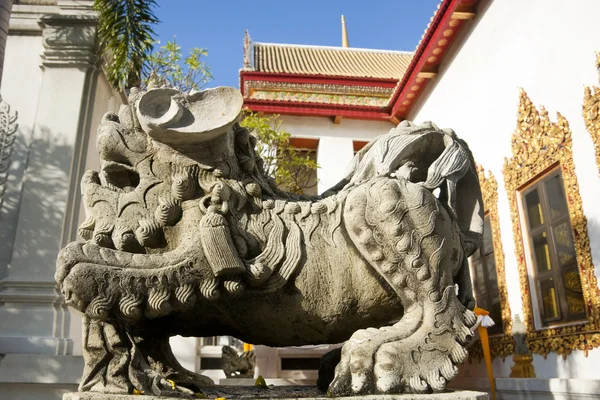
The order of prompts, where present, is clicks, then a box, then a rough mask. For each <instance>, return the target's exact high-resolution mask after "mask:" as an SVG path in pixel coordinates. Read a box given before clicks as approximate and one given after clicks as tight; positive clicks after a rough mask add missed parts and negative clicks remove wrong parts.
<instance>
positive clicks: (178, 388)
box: [56, 88, 483, 396]
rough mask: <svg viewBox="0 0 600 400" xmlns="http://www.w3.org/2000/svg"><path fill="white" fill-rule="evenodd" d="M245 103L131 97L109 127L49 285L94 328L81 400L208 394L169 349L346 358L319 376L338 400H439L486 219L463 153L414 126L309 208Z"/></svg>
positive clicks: (378, 146) (371, 152) (309, 200)
mask: <svg viewBox="0 0 600 400" xmlns="http://www.w3.org/2000/svg"><path fill="white" fill-rule="evenodd" d="M242 105H243V99H242V96H241V95H240V93H239V91H238V90H236V89H233V88H216V89H211V90H205V91H203V92H199V93H194V94H186V93H181V92H179V91H177V90H175V89H167V88H162V89H153V90H149V91H147V92H144V91H140V90H133V91H132V93H131V95H130V99H129V104H126V105H123V106H121V109H120V111H119V114H118V115H115V114H107V115H106V116H105V117H104V118H103V120H102V123H101V125H100V127H99V129H98V136H97V140H96V145H97V149H98V153H99V155H100V158H101V160H102V164H101V168H100V171H99V172H96V171H88V172H87V173H86V174H85V175H84V177H83V180H82V196H83V202H84V204H85V209H86V212H87V219H86V221H85V222H84V224H83V225H82V226H81V227H80V231H79V232H80V236H81V237H82V238H83V240H81V241H77V242H73V243H70V244H69V245H67V246H66V247H65V248H64V249H62V251H61V252H60V254H59V257H58V261H57V270H56V281H57V282H58V284H59V285H60V288H61V291H62V293H63V294H64V296H65V298H66V301H67V302H68V304H69V305H71V306H73V307H75V308H77V309H78V310H80V311H81V312H82V313H84V341H83V343H84V360H85V368H84V372H83V378H82V380H81V386H80V391H93V392H105V393H121V394H128V393H134V392H135V393H141V392H143V393H145V394H153V395H157V396H158V395H163V396H169V395H178V396H188V395H189V396H193V394H194V393H197V392H202V388H203V387H205V386H207V385H210V384H212V381H211V380H210V379H209V378H207V377H204V376H202V375H198V374H194V373H192V372H190V371H187V370H185V369H184V368H183V367H182V366H181V365H179V363H178V362H177V361H176V359H175V357H174V356H173V354H172V352H171V349H170V347H169V337H171V336H174V335H183V336H215V335H231V336H235V337H237V338H239V339H241V340H243V341H245V342H247V343H253V344H264V345H268V346H278V347H281V346H300V345H308V344H312V345H315V344H322V343H341V342H345V344H344V345H343V347H342V349H341V351H337V352H334V353H332V354H330V355H328V356H326V358H327V360H328V362H327V363H326V364H323V366H322V368H321V377H320V379H319V386H320V387H321V388H322V389H323V390H328V392H329V394H330V395H334V396H341V395H350V394H370V393H432V392H440V391H444V390H445V388H446V384H447V382H449V381H450V380H452V379H453V378H454V377H455V376H456V374H457V367H456V366H457V364H459V363H461V362H463V361H464V360H465V359H466V357H467V351H466V349H465V345H466V344H467V343H468V342H469V340H470V338H471V336H472V331H471V328H472V326H473V325H474V324H475V321H476V317H475V315H474V314H473V312H472V311H471V310H472V309H473V307H474V300H473V296H472V288H471V282H470V276H469V270H468V265H467V258H468V257H469V256H470V255H471V253H472V252H473V251H474V250H475V249H476V248H477V246H478V245H479V242H480V240H481V234H482V229H483V214H482V213H483V207H482V201H481V191H480V187H479V181H478V178H477V171H476V169H475V164H474V162H473V157H472V155H471V152H470V151H469V148H468V147H467V145H466V143H465V142H463V141H462V140H460V139H458V138H457V136H456V135H455V133H454V132H453V131H452V130H447V129H444V130H441V129H439V128H438V127H437V126H436V125H434V124H433V123H430V122H427V123H424V124H422V125H418V126H417V125H414V124H412V123H411V122H408V121H404V122H402V123H401V124H400V125H398V126H397V127H395V128H394V129H392V130H391V131H390V132H389V134H387V135H383V136H380V137H378V138H376V139H375V140H373V141H372V142H370V143H369V144H368V145H367V146H365V147H364V148H363V149H362V150H361V151H359V152H358V153H357V154H356V156H355V158H354V160H353V164H352V167H351V172H350V173H349V174H348V176H347V177H346V178H345V179H343V180H342V181H341V182H340V183H339V184H337V185H336V186H334V187H333V188H332V189H330V190H329V191H327V192H325V193H324V194H323V195H320V196H301V195H296V194H292V193H287V192H284V191H282V190H280V189H279V188H277V187H276V186H275V184H274V182H273V180H271V179H269V178H268V177H267V176H266V174H265V171H264V170H263V168H262V165H263V164H262V160H261V159H260V155H259V154H257V153H256V151H255V148H254V145H255V143H256V139H255V138H254V137H252V134H251V132H249V131H248V130H247V129H245V128H243V127H241V126H240V125H239V124H238V122H239V119H240V116H241V111H242ZM434 193H435V194H434ZM455 284H458V288H459V290H458V295H457V292H456V291H455Z"/></svg>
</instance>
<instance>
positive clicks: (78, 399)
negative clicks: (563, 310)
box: [63, 386, 489, 400]
mask: <svg viewBox="0 0 600 400" xmlns="http://www.w3.org/2000/svg"><path fill="white" fill-rule="evenodd" d="M219 397H222V398H225V399H227V400H242V399H265V400H267V399H268V400H288V399H305V400H329V399H331V397H327V396H326V395H324V394H323V393H322V392H319V391H318V390H317V389H315V388H311V387H307V386H287V387H277V388H273V389H261V388H248V387H245V388H240V387H227V386H219V387H218V390H217V389H215V390H211V391H210V392H208V393H206V397H205V398H207V399H215V398H219ZM167 398H168V397H159V396H144V397H143V399H144V400H164V399H167ZM139 399H140V396H131V395H119V394H102V393H92V392H84V393H81V392H80V393H67V394H65V395H64V396H63V400H139ZM340 399H344V400H375V399H377V400H430V399H431V400H488V399H489V396H488V394H487V393H482V392H473V391H469V390H460V391H447V392H444V393H435V394H396V395H394V394H386V395H382V394H377V395H363V396H348V397H340Z"/></svg>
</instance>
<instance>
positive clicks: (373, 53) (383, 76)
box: [240, 0, 479, 124]
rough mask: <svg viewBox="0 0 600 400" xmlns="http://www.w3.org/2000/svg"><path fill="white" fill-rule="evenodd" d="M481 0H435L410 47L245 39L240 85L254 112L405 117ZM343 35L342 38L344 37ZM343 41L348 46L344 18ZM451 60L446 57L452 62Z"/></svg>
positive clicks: (395, 120) (394, 119)
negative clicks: (428, 18) (395, 48)
mask: <svg viewBox="0 0 600 400" xmlns="http://www.w3.org/2000/svg"><path fill="white" fill-rule="evenodd" d="M478 3H479V0H440V3H439V5H438V8H437V10H436V12H435V13H434V15H433V17H432V18H431V21H430V23H429V25H428V26H427V29H426V30H425V33H424V34H423V37H422V38H421V41H420V42H419V44H418V45H417V48H416V50H415V51H414V52H401V51H390V50H372V49H358V48H349V47H325V46H304V45H291V44H272V43H260V42H258V43H257V42H252V40H251V39H250V35H249V34H248V31H246V35H245V37H244V64H243V65H244V67H243V68H242V70H241V71H240V89H241V91H242V95H243V96H244V105H245V107H247V108H248V109H250V110H252V111H254V112H263V113H270V114H287V115H306V116H327V117H332V118H333V121H334V123H340V121H341V119H342V118H354V119H369V120H387V121H391V122H393V123H395V124H398V123H399V122H400V121H401V120H402V119H404V118H406V117H407V116H409V113H410V112H411V110H412V108H413V107H414V105H415V104H417V100H418V99H419V97H420V96H421V94H422V93H424V91H425V87H426V86H427V85H428V83H429V82H430V81H432V80H435V79H436V77H437V74H438V68H439V67H440V65H441V64H442V63H443V62H444V61H445V58H446V55H447V54H448V53H449V52H450V50H449V49H450V48H451V47H452V45H453V42H455V39H456V38H460V39H458V41H461V40H465V37H467V36H463V37H461V36H460V35H459V33H460V31H461V30H462V28H463V26H464V25H467V26H468V25H471V26H473V25H472V20H474V19H475V18H476V16H477V8H478V7H477V6H478ZM344 38H345V39H344ZM342 44H343V45H346V46H347V45H348V40H347V32H346V31H345V21H344V20H343V19H342ZM450 62H451V61H450Z"/></svg>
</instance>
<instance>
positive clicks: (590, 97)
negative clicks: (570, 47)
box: [583, 52, 600, 170]
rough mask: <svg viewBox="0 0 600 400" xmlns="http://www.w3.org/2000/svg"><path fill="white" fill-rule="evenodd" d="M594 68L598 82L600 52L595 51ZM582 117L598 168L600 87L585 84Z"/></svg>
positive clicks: (599, 150)
mask: <svg viewBox="0 0 600 400" xmlns="http://www.w3.org/2000/svg"><path fill="white" fill-rule="evenodd" d="M596 68H597V69H598V81H599V82H600V53H598V52H596ZM583 119H584V120H585V126H586V128H587V130H588V132H589V133H590V135H591V136H592V140H593V142H594V149H595V151H596V166H597V167H598V169H599V170H600V87H598V86H595V87H593V88H592V87H589V86H586V87H585V89H584V94H583Z"/></svg>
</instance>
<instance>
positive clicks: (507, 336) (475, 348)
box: [469, 165, 515, 360]
mask: <svg viewBox="0 0 600 400" xmlns="http://www.w3.org/2000/svg"><path fill="white" fill-rule="evenodd" d="M477 175H478V176H479V184H480V185H481V194H482V197H483V206H484V209H485V212H486V214H487V215H489V217H490V225H491V227H492V242H493V244H494V259H495V261H496V274H497V277H498V291H499V292H500V307H501V309H502V326H503V327H504V333H503V334H502V335H498V336H492V337H490V353H491V355H492V358H495V357H502V359H505V358H506V357H507V356H509V355H511V354H513V353H514V352H515V343H514V340H513V338H512V318H511V312H510V304H509V302H508V291H507V288H506V271H505V269H504V249H503V248H502V238H501V236H500V222H499V221H498V182H497V181H496V178H495V177H494V175H493V174H492V173H491V172H488V176H487V177H486V176H485V171H484V168H483V167H482V166H481V165H477ZM469 358H470V359H471V360H474V359H477V360H481V359H483V349H482V348H481V342H480V341H477V342H476V343H474V344H473V345H472V346H471V348H470V349H469Z"/></svg>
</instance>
